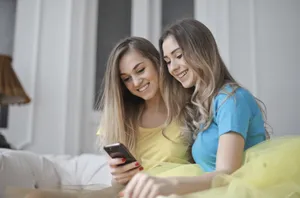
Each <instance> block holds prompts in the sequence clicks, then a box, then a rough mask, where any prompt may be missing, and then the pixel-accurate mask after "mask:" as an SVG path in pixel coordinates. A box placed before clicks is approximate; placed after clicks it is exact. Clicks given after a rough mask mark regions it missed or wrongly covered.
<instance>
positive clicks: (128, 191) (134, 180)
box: [123, 174, 140, 198]
mask: <svg viewBox="0 0 300 198" xmlns="http://www.w3.org/2000/svg"><path fill="white" fill-rule="evenodd" d="M139 177H140V174H136V175H135V176H134V177H133V178H132V179H131V180H130V181H129V183H128V184H127V186H126V188H125V190H124V191H123V193H124V197H125V198H132V193H133V191H134V187H135V186H136V184H137V182H138V181H139Z"/></svg>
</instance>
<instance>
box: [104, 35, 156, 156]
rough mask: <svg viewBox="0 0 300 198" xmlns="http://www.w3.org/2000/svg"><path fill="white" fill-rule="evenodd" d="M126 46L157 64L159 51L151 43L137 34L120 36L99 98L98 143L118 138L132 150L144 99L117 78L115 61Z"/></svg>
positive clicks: (123, 52) (117, 139) (112, 141)
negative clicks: (134, 35) (126, 36)
mask: <svg viewBox="0 0 300 198" xmlns="http://www.w3.org/2000/svg"><path fill="white" fill-rule="evenodd" d="M130 50H135V51H137V52H138V53H140V54H141V55H142V56H144V57H145V58H147V59H149V60H150V61H151V62H152V63H153V65H154V66H155V67H157V71H158V67H159V52H158V50H157V49H156V48H155V47H154V45H153V44H152V43H151V42H150V41H148V40H146V39H144V38H141V37H129V38H125V39H124V40H121V41H120V42H119V43H118V44H117V45H116V46H115V47H114V48H113V50H112V51H111V53H110V55H109V58H108V61H107V66H106V71H105V75H104V81H103V83H102V93H101V95H102V97H101V100H100V106H99V109H100V112H101V119H100V128H99V131H100V134H99V143H100V146H101V147H102V146H104V145H106V144H111V143H116V142H121V143H123V144H124V145H125V146H126V147H127V148H128V149H129V150H130V151H131V152H132V153H135V146H136V136H137V131H138V120H139V117H140V115H141V113H142V111H143V108H144V104H145V101H144V100H143V99H141V98H139V97H137V96H135V95H133V94H132V93H130V91H129V90H128V89H127V88H126V86H125V85H124V83H123V82H122V81H121V78H120V69H119V63H120V60H121V58H122V57H123V56H124V55H125V54H126V53H127V52H129V51H130Z"/></svg>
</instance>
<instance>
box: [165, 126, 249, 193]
mask: <svg viewBox="0 0 300 198" xmlns="http://www.w3.org/2000/svg"><path fill="white" fill-rule="evenodd" d="M218 144H219V146H218V152H217V161H216V171H214V172H211V173H207V174H204V175H202V176H196V177H173V178H170V179H171V180H173V182H174V186H175V189H176V194H186V193H192V192H197V191H201V190H206V189H209V188H210V187H211V183H212V180H213V178H214V177H215V176H216V175H218V174H231V173H233V172H234V171H235V170H237V169H238V168H240V167H241V165H242V161H243V152H244V146H245V141H244V138H243V137H242V136H241V135H239V134H237V133H234V132H230V133H226V134H224V135H222V136H220V138H219V143H218Z"/></svg>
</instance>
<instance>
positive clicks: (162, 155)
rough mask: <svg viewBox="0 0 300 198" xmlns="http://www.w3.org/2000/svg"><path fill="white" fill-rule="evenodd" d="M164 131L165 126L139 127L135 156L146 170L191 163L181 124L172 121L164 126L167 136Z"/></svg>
mask: <svg viewBox="0 0 300 198" xmlns="http://www.w3.org/2000/svg"><path fill="white" fill-rule="evenodd" d="M162 132H163V127H156V128H143V127H139V132H138V137H137V144H136V152H135V157H136V158H137V160H138V161H139V162H140V163H141V164H142V166H143V167H144V170H146V171H147V170H149V169H151V168H154V167H158V166H160V165H162V164H164V163H175V164H189V163H190V159H191V154H190V147H189V145H188V144H187V143H185V141H184V138H183V137H182V136H181V134H180V127H179V125H178V124H177V123H176V122H172V123H170V125H168V126H167V127H165V128H164V134H165V136H164V135H163V133H162ZM99 134H100V130H98V132H97V135H99Z"/></svg>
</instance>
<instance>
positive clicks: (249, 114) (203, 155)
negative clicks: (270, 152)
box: [192, 85, 266, 172]
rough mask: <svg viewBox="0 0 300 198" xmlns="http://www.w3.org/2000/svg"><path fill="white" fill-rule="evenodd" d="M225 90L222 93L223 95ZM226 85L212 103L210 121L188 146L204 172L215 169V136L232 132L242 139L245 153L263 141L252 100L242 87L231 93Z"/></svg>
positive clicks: (259, 115)
mask: <svg viewBox="0 0 300 198" xmlns="http://www.w3.org/2000/svg"><path fill="white" fill-rule="evenodd" d="M224 91H225V92H224ZM231 92H232V88H231V86H229V85H227V86H225V88H224V89H223V90H222V91H220V93H219V94H218V95H217V96H216V97H215V98H214V101H213V121H212V123H211V125H210V126H209V128H208V129H206V130H205V131H203V132H200V133H199V134H198V135H197V138H196V140H195V142H194V144H193V147H192V155H193V158H194V160H195V162H196V163H197V164H199V165H200V166H201V168H202V169H203V170H204V171H205V172H212V171H214V170H215V168H216V154H217V150H218V142H219V137H220V136H221V135H223V134H225V133H228V132H236V133H238V134H240V135H241V136H242V137H243V138H244V139H245V150H246V149H248V148H250V147H251V146H254V145H256V144H258V143H260V142H262V141H264V140H265V139H266V136H265V128H264V121H263V115H262V112H261V111H260V108H259V106H258V104H257V102H256V100H255V98H254V97H253V96H252V95H251V94H250V93H249V92H248V91H247V90H246V89H244V88H238V89H237V90H236V91H235V93H234V94H233V95H231V96H228V93H231Z"/></svg>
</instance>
